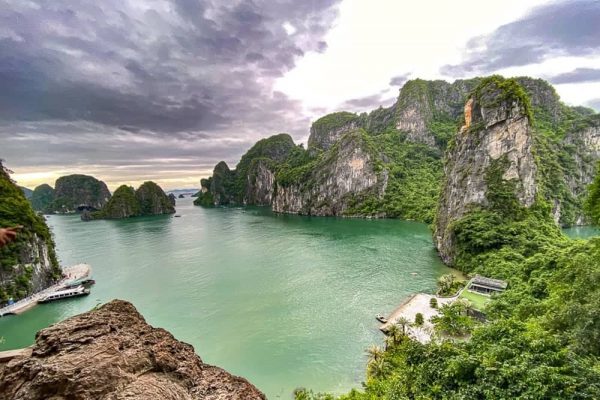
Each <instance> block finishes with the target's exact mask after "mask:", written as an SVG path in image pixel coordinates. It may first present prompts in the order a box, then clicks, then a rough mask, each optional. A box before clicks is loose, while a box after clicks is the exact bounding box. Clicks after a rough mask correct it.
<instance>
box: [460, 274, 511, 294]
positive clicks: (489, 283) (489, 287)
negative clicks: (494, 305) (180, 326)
mask: <svg viewBox="0 0 600 400" xmlns="http://www.w3.org/2000/svg"><path fill="white" fill-rule="evenodd" d="M507 287H508V283H507V282H506V281H503V280H500V279H493V278H486V277H484V276H481V275H475V277H474V278H473V279H471V282H470V283H469V286H468V287H467V289H468V290H470V291H473V292H477V293H481V294H488V295H491V294H493V293H500V292H503V291H505V290H506V288H507Z"/></svg>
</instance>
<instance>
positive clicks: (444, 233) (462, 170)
mask: <svg viewBox="0 0 600 400" xmlns="http://www.w3.org/2000/svg"><path fill="white" fill-rule="evenodd" d="M467 104H470V108H471V109H470V110H467V111H468V112H465V114H466V115H469V114H470V115H471V121H470V128H469V129H461V132H460V133H459V134H458V135H457V136H456V137H455V143H454V146H453V147H452V149H450V150H449V152H448V154H447V161H446V165H445V168H444V174H445V183H444V185H443V188H442V194H441V198H440V204H439V209H438V214H437V221H436V230H435V242H436V246H437V248H438V251H439V253H440V256H441V257H442V259H443V260H444V262H446V263H447V264H452V261H453V256H454V254H453V252H454V248H453V240H454V238H453V232H452V223H453V222H454V221H457V220H459V219H460V218H461V217H463V216H464V215H465V213H466V212H467V211H468V210H470V209H472V208H473V207H475V206H482V207H486V206H488V205H489V201H488V195H489V193H488V189H489V187H488V181H487V180H488V179H489V173H490V171H491V169H492V168H501V169H502V176H501V179H502V180H504V181H510V182H514V183H515V195H516V197H517V199H518V201H519V202H520V203H521V205H523V206H525V207H529V206H531V205H532V204H533V203H534V201H535V197H536V191H537V184H536V174H537V167H536V163H535V159H534V156H533V153H532V151H531V150H532V146H533V133H532V132H533V131H532V128H531V126H530V123H529V118H528V115H527V111H526V106H527V105H526V104H525V103H524V101H523V100H522V99H521V98H519V97H518V96H517V95H514V94H513V93H511V92H510V91H507V89H504V88H500V87H499V86H498V85H497V84H496V83H495V82H494V81H490V82H489V83H487V84H482V86H481V88H480V90H479V91H478V92H477V94H476V95H474V96H473V98H472V100H469V102H468V103H467ZM468 123H469V121H468V120H467V121H465V124H468Z"/></svg>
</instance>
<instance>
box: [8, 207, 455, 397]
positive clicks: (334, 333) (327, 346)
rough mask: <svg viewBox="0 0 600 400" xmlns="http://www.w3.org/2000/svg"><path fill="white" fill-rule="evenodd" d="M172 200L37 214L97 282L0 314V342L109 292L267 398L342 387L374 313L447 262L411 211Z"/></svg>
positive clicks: (359, 368)
mask: <svg viewBox="0 0 600 400" xmlns="http://www.w3.org/2000/svg"><path fill="white" fill-rule="evenodd" d="M177 212H178V214H180V215H181V218H174V217H172V216H160V217H152V218H139V219H131V220H122V221H93V222H82V221H80V220H79V217H78V216H51V217H49V219H48V223H49V225H50V226H51V228H52V231H53V233H54V236H55V239H56V243H57V250H58V255H59V258H60V260H61V262H62V264H63V265H72V264H76V263H80V262H86V263H89V264H91V265H92V268H93V275H94V278H95V279H96V281H97V283H96V285H95V286H94V287H93V288H92V294H91V295H90V296H88V297H86V298H80V299H72V300H65V301H62V302H56V303H51V304H47V305H40V306H38V307H35V308H34V309H32V310H31V311H28V312H26V313H24V314H22V315H20V316H15V317H6V318H0V336H3V337H4V338H5V341H4V343H3V344H0V349H10V348H18V347H23V346H27V345H30V344H31V343H32V342H33V339H34V334H35V332H36V331H38V330H39V329H41V328H44V327H46V326H48V325H50V324H52V323H55V322H57V321H60V320H62V319H64V318H66V317H69V316H71V315H74V314H77V313H80V312H83V311H87V310H90V309H91V308H92V307H94V306H95V305H96V304H98V303H104V302H107V301H109V300H111V299H114V298H119V299H124V300H128V301H131V302H133V304H134V305H135V306H136V307H137V308H138V310H139V311H140V312H141V313H142V314H143V315H144V316H145V317H146V320H147V321H148V322H149V323H150V324H152V325H154V326H160V327H163V328H165V329H167V330H169V331H170V332H171V333H173V335H174V336H175V337H176V338H177V339H179V340H182V341H184V342H188V343H191V344H192V345H193V346H194V347H195V349H196V352H197V353H198V354H199V355H200V356H201V357H202V359H203V360H204V361H205V362H207V363H210V364H215V365H218V366H220V367H223V368H225V369H227V370H228V371H230V372H232V373H234V374H237V375H241V376H244V377H246V378H247V379H249V380H250V381H251V382H252V383H254V384H255V385H256V386H257V387H258V388H260V389H261V390H263V391H264V392H265V394H266V395H267V396H268V397H269V398H270V399H277V398H284V399H289V398H291V392H292V390H293V389H294V388H296V387H310V388H312V389H315V390H319V391H334V392H342V391H347V390H348V389H350V388H352V387H359V386H360V382H361V381H362V380H363V379H364V371H365V361H366V356H365V354H364V350H365V348H367V347H368V346H369V345H370V344H373V343H381V342H382V335H381V334H380V333H379V331H378V330H377V326H378V324H377V322H376V321H375V318H374V316H375V314H377V313H379V312H381V313H387V312H390V311H392V310H393V309H394V307H395V306H396V305H397V304H399V303H400V301H401V300H402V299H403V298H404V297H405V296H407V295H409V294H411V293H413V292H415V291H423V290H425V291H426V290H432V289H434V287H435V280H436V278H437V277H439V276H440V275H442V274H444V273H448V272H449V269H448V268H446V267H444V266H443V265H442V264H441V262H440V261H439V259H438V257H437V255H436V253H435V250H434V247H433V244H432V242H431V235H430V232H429V229H428V228H427V226H426V225H423V224H419V223H413V222H404V221H398V220H374V221H370V220H361V219H336V218H309V217H298V216H282V215H274V214H272V213H271V212H270V211H268V210H267V209H261V208H252V209H246V210H242V209H222V208H217V209H203V208H200V207H194V206H193V205H192V203H191V199H189V198H186V199H178V205H177Z"/></svg>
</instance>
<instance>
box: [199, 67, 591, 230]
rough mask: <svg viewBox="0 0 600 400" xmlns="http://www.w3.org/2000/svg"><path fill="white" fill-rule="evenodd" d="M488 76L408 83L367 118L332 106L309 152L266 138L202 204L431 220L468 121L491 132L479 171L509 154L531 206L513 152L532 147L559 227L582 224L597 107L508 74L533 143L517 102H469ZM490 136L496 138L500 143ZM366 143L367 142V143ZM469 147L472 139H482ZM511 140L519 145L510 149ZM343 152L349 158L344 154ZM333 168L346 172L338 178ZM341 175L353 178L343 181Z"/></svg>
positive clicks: (213, 183)
mask: <svg viewBox="0 0 600 400" xmlns="http://www.w3.org/2000/svg"><path fill="white" fill-rule="evenodd" d="M490 78H494V77H490ZM498 78H500V79H502V78H501V77H498ZM484 79H488V78H474V79H468V80H457V81H455V82H453V83H447V82H444V81H425V80H421V79H415V80H411V81H408V82H406V84H405V85H404V86H403V87H402V89H401V91H400V94H399V97H398V100H397V102H396V103H395V104H394V105H393V106H391V107H388V108H382V107H380V108H379V109H377V110H374V111H372V112H370V113H368V114H367V113H363V114H360V115H356V114H353V113H348V112H339V113H333V114H330V115H327V116H325V117H323V118H320V119H319V120H317V121H315V123H314V124H313V126H312V128H311V133H310V137H309V141H308V143H309V145H308V149H307V150H306V151H305V150H304V149H303V148H302V147H301V146H295V147H294V145H293V142H292V140H291V138H289V136H288V135H277V136H274V137H271V138H268V139H263V140H261V141H259V142H258V143H257V144H256V145H255V146H253V147H252V148H251V149H250V150H249V151H248V152H247V153H246V154H245V155H244V156H243V157H242V161H240V163H239V164H238V166H237V167H236V169H235V170H234V171H230V170H229V168H226V164H222V165H218V166H217V167H218V168H217V167H216V168H215V175H214V176H213V177H212V178H209V179H208V180H207V181H206V182H204V183H202V193H201V194H199V197H198V199H197V200H196V201H195V204H199V205H222V204H256V205H267V204H269V203H271V205H272V207H273V209H274V210H275V211H277V212H290V213H301V214H312V215H341V214H344V215H348V216H370V217H384V216H387V217H399V218H407V219H415V220H420V221H424V222H432V221H433V219H434V217H435V212H434V209H435V208H436V204H438V199H439V196H440V192H441V190H440V187H441V185H440V182H441V176H442V174H443V171H442V170H443V163H442V158H443V154H444V152H445V150H446V149H447V147H448V146H449V143H452V142H453V139H454V137H455V135H456V134H457V132H459V130H460V125H461V121H464V123H463V125H464V126H463V128H462V131H461V132H463V133H464V132H478V131H480V130H481V129H484V131H486V132H488V131H489V133H490V135H491V136H490V137H489V138H488V137H486V138H484V139H485V140H489V143H488V144H486V145H489V148H483V145H484V144H485V143H484V144H481V146H482V147H481V149H479V148H477V149H475V150H474V152H476V151H479V150H485V151H486V152H487V153H486V154H484V155H481V156H480V157H481V158H482V159H481V160H479V161H476V162H477V163H479V164H477V168H480V169H481V171H483V169H485V167H486V165H487V163H488V162H489V160H494V159H495V158H496V157H498V156H499V155H503V154H504V153H506V157H507V158H508V159H509V160H508V162H509V166H508V169H507V171H506V177H507V178H511V179H515V181H519V185H521V184H522V185H523V187H522V191H521V192H520V194H519V195H520V196H521V197H520V200H522V201H524V204H525V203H527V201H525V199H526V198H528V199H531V198H532V193H534V192H535V190H534V189H532V188H533V186H532V185H530V182H528V181H526V180H523V181H522V178H523V179H528V177H527V176H521V175H519V174H522V173H525V172H526V170H527V168H529V166H530V161H531V160H530V159H528V160H526V161H527V162H525V161H522V160H517V159H515V158H514V157H518V156H517V155H516V153H517V152H519V151H523V152H527V151H528V148H529V147H531V146H533V147H535V153H536V159H538V160H539V164H538V166H537V167H538V170H539V171H538V172H539V179H538V180H537V186H539V187H540V188H539V194H540V195H541V196H542V197H543V198H545V199H546V200H547V201H548V202H549V203H550V204H553V205H554V213H555V216H556V220H557V222H558V223H560V224H562V225H571V224H574V223H583V222H585V221H584V219H583V217H582V198H583V197H584V196H585V193H586V186H587V185H588V184H589V182H590V181H591V178H592V176H593V172H594V168H595V160H597V157H598V154H597V151H596V150H594V149H595V147H594V146H595V145H596V144H595V143H597V142H596V140H597V129H598V128H597V126H598V123H597V121H598V118H599V117H598V114H595V113H594V111H593V110H589V109H585V108H584V107H569V106H566V105H565V104H563V103H561V102H560V99H559V97H558V95H557V94H556V92H555V90H554V89H553V87H552V86H551V85H550V84H548V83H547V82H545V81H543V80H540V79H532V78H527V77H520V78H514V79H513V80H511V81H512V82H515V85H517V86H519V88H520V89H519V90H520V91H521V92H522V94H523V95H526V96H525V100H526V101H525V105H519V107H521V106H523V107H525V106H526V108H527V110H528V112H527V114H528V118H529V117H532V118H530V121H529V123H530V124H532V125H533V128H528V129H534V130H535V132H536V135H534V142H533V143H532V142H530V141H525V142H514V143H512V142H513V141H518V140H521V139H523V138H524V137H525V136H527V135H529V133H528V134H527V135H525V136H523V135H517V134H516V133H515V130H518V129H517V128H516V127H517V121H516V120H517V119H518V118H517V115H518V114H519V113H522V112H523V111H524V110H517V109H515V110H513V109H512V108H511V107H512V105H510V104H509V105H507V106H506V107H505V108H502V107H498V104H496V100H499V98H497V97H495V95H494V94H490V95H489V96H490V98H491V99H494V100H493V101H492V103H494V104H492V103H489V104H488V103H485V104H482V103H481V101H480V102H479V103H476V104H474V99H472V100H470V101H471V103H469V102H468V101H469V98H470V97H471V93H472V92H474V90H475V88H476V87H477V86H478V85H479V84H480V83H481V82H482V81H483V80H484ZM491 99H487V100H486V99H485V97H482V98H480V99H479V100H482V101H484V102H485V101H488V100H490V101H491ZM527 99H528V100H527ZM500 100H501V99H500ZM523 107H522V108H523ZM511 113H512V114H511ZM594 121H596V122H594ZM501 124H504V125H508V126H510V129H511V130H510V131H509V133H506V132H504V133H502V132H500V131H499V129H500V126H501ZM496 125H498V126H496ZM361 130H362V131H363V132H364V137H365V138H366V139H367V140H366V141H352V142H351V143H347V142H344V140H345V139H344V138H345V137H347V136H348V135H350V136H351V134H352V133H353V132H358V131H361ZM537 133H539V134H537ZM503 135H504V136H506V137H504V136H503ZM511 135H515V136H514V137H513V136H511ZM492 136H497V138H496V139H497V140H496V139H492V138H491V137H492ZM529 136H530V135H529ZM274 138H278V139H277V140H273V139H274ZM461 140H463V141H464V138H458V140H457V143H461ZM342 142H344V143H343V144H342ZM366 142H369V143H370V145H369V146H365V143H366ZM340 144H342V145H341V146H339V145H340ZM463 145H465V146H466V145H468V146H475V145H476V143H467V144H465V143H463ZM478 145H479V144H478ZM513 145H514V147H515V150H514V151H513V150H508V147H510V146H513ZM349 146H350V147H352V146H354V150H355V151H356V154H360V152H361V151H363V152H364V151H365V150H366V149H368V152H367V153H368V156H369V159H368V161H365V164H364V165H368V166H370V167H368V168H364V169H362V171H363V172H364V173H365V175H364V176H358V175H357V174H358V172H353V173H348V171H350V168H349V167H348V166H349V165H351V164H352V162H353V161H352V157H354V154H355V153H353V152H352V151H349V150H348V147H349ZM268 148H280V149H283V151H280V152H279V153H278V155H279V157H273V156H272V155H271V154H269V153H268V152H266V151H265V149H268ZM339 148H344V149H345V150H344V152H343V153H340V152H339V151H338V149H339ZM455 150H456V149H454V150H453V151H455ZM341 157H349V158H348V159H347V160H345V161H344V160H341ZM332 160H337V161H336V162H333V161H332ZM365 160H366V159H365ZM522 163H524V164H523V165H521V164H522ZM342 165H346V167H342ZM482 168H483V169H482ZM360 170H361V169H360V168H358V169H356V171H360ZM373 171H376V173H375V174H374V175H377V179H376V180H373V176H374V175H373ZM336 174H340V175H339V177H338V178H337V179H336V178H335V177H334V175H336ZM472 175H473V176H472V178H473V181H472V182H471V183H470V184H471V185H472V186H478V185H481V183H482V182H483V181H484V177H483V175H481V176H479V177H476V176H475V175H476V174H475V173H473V174H472ZM526 175H527V174H526ZM457 179H458V178H457ZM342 180H346V181H347V182H346V183H345V184H344V183H342ZM479 189H482V188H479ZM381 190H383V191H384V192H383V193H382V192H381ZM468 196H474V197H473V198H469V197H468ZM464 201H465V202H466V203H468V202H470V201H474V204H480V203H481V204H485V195H484V191H483V192H482V191H481V190H474V191H473V192H472V193H470V194H468V195H465V199H464ZM460 202H462V201H460ZM459 208H460V207H459Z"/></svg>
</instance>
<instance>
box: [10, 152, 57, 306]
mask: <svg viewBox="0 0 600 400" xmlns="http://www.w3.org/2000/svg"><path fill="white" fill-rule="evenodd" d="M19 225H21V226H23V228H22V229H21V230H20V231H19V233H18V235H17V239H16V240H15V241H14V242H12V243H10V244H8V245H6V246H4V247H2V248H0V304H3V303H4V302H6V301H7V300H8V299H9V298H13V299H15V300H18V299H20V298H23V297H26V296H27V295H29V294H31V293H34V292H37V291H39V290H41V289H44V288H46V287H47V286H50V285H51V284H53V283H54V282H56V280H57V279H59V278H60V276H61V269H60V267H59V265H58V261H57V259H56V255H55V252H54V242H53V240H52V236H51V234H50V230H49V229H48V226H47V225H46V222H45V221H44V218H43V217H40V216H38V215H37V214H36V213H35V212H34V210H33V209H32V208H31V205H30V204H29V202H28V201H27V200H26V199H25V196H24V195H23V192H22V191H21V190H20V189H19V188H18V187H17V186H16V185H15V183H14V182H12V181H11V179H10V176H9V175H8V172H7V171H5V169H4V167H3V166H2V164H1V163H0V227H15V226H19Z"/></svg>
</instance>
